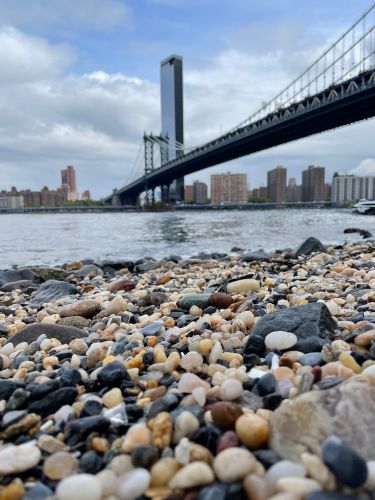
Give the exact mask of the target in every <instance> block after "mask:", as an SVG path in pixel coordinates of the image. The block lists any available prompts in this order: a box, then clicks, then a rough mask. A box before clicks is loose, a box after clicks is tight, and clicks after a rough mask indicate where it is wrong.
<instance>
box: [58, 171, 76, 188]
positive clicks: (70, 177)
mask: <svg viewBox="0 0 375 500" xmlns="http://www.w3.org/2000/svg"><path fill="white" fill-rule="evenodd" d="M64 184H66V185H67V186H69V191H70V192H71V193H76V192H77V179H76V169H75V168H74V167H72V166H71V165H69V166H68V167H66V168H65V169H63V170H61V185H62V186H63V185H64Z"/></svg>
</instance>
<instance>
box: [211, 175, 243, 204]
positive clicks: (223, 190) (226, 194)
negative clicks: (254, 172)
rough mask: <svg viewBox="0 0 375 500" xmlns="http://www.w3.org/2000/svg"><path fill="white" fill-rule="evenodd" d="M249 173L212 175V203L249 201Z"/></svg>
mask: <svg viewBox="0 0 375 500" xmlns="http://www.w3.org/2000/svg"><path fill="white" fill-rule="evenodd" d="M247 198H248V188H247V174H231V173H229V172H228V173H226V174H214V175H211V203H247Z"/></svg>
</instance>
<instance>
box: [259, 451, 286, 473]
mask: <svg viewBox="0 0 375 500" xmlns="http://www.w3.org/2000/svg"><path fill="white" fill-rule="evenodd" d="M253 454H254V455H255V458H256V459H257V460H259V462H260V463H261V464H262V465H263V466H264V468H265V469H269V468H270V467H271V466H272V465H275V464H276V463H277V462H280V460H282V458H281V457H280V455H279V454H278V453H277V452H276V451H273V450H256V451H253Z"/></svg>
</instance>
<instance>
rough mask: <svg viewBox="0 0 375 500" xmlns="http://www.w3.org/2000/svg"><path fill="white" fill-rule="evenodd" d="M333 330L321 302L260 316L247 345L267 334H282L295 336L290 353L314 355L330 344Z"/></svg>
mask: <svg viewBox="0 0 375 500" xmlns="http://www.w3.org/2000/svg"><path fill="white" fill-rule="evenodd" d="M335 328H336V322H335V320H334V319H333V318H332V316H331V314H330V312H329V310H328V309H327V306H326V305H325V304H323V303H322V302H314V303H311V304H305V305H301V306H296V307H289V308H286V309H280V310H278V311H276V312H273V313H270V314H266V315H265V316H262V317H261V318H260V320H259V321H258V322H257V323H256V325H255V326H254V328H253V330H252V335H251V336H250V337H249V340H248V344H249V343H250V341H251V339H252V338H253V337H254V336H255V337H262V338H263V339H265V338H266V337H267V335H268V334H269V333H271V332H273V331H277V330H282V331H288V332H291V333H294V334H295V335H296V336H297V339H298V341H297V344H296V345H295V346H294V347H293V349H294V350H296V351H301V352H303V353H309V352H318V351H321V349H322V347H323V345H324V344H325V343H327V342H330V341H331V340H333V334H334V330H335ZM247 351H248V346H245V349H244V352H245V353H247ZM256 354H257V353H256Z"/></svg>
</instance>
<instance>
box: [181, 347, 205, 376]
mask: <svg viewBox="0 0 375 500" xmlns="http://www.w3.org/2000/svg"><path fill="white" fill-rule="evenodd" d="M202 365H203V357H202V356H201V355H200V354H199V353H197V352H195V351H190V352H188V353H187V354H185V356H183V357H182V358H181V361H180V366H181V368H183V369H184V370H186V371H190V370H192V369H194V368H199V367H200V366H202Z"/></svg>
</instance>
